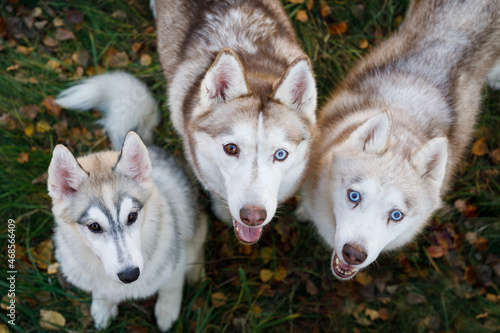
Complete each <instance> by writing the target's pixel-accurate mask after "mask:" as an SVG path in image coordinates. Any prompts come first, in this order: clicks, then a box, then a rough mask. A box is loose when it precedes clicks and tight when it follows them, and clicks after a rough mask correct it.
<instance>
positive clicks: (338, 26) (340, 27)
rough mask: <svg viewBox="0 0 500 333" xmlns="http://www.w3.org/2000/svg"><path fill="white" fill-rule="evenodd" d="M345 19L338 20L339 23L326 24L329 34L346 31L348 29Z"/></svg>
mask: <svg viewBox="0 0 500 333" xmlns="http://www.w3.org/2000/svg"><path fill="white" fill-rule="evenodd" d="M348 27H349V26H348V25H347V21H344V22H340V23H335V24H332V25H329V26H328V29H329V30H330V34H332V35H341V34H344V33H346V31H347V29H348Z"/></svg>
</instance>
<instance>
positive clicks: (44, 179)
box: [31, 171, 49, 185]
mask: <svg viewBox="0 0 500 333" xmlns="http://www.w3.org/2000/svg"><path fill="white" fill-rule="evenodd" d="M48 178H49V174H48V172H47V171H45V172H44V173H42V174H41V175H40V176H38V177H36V178H34V179H33V180H32V181H31V184H32V185H35V184H47V179H48Z"/></svg>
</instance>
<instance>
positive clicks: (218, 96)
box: [190, 51, 316, 244]
mask: <svg viewBox="0 0 500 333" xmlns="http://www.w3.org/2000/svg"><path fill="white" fill-rule="evenodd" d="M214 71H215V73H213V72H214ZM221 73H222V74H221ZM217 89H219V90H220V89H222V91H218V90H217ZM201 90H202V96H201V101H200V103H199V105H198V108H197V111H196V112H195V113H196V114H195V117H194V118H195V119H194V120H193V121H192V123H191V124H192V125H191V126H192V133H193V136H192V140H191V141H192V142H191V143H190V146H191V151H192V152H193V155H194V163H195V165H196V169H197V172H198V175H199V177H200V178H201V179H202V180H203V182H204V183H205V185H206V186H207V187H208V188H209V189H210V190H211V191H212V192H214V193H215V194H216V195H218V196H219V197H220V198H221V199H223V200H224V201H225V202H227V204H228V206H229V210H230V212H231V215H232V217H233V223H234V226H235V231H236V236H237V237H238V239H239V240H240V241H241V242H243V243H246V244H251V243H254V242H256V241H258V240H259V238H260V235H261V232H262V227H263V226H264V225H266V224H267V223H269V221H270V220H271V219H272V218H273V216H274V214H275V212H276V208H277V205H278V203H279V202H281V201H283V200H285V199H286V198H287V197H289V196H290V195H292V194H293V193H294V191H296V190H297V187H298V186H300V183H301V181H302V178H303V175H304V172H305V169H306V167H307V160H308V159H309V147H310V145H311V143H312V141H313V139H314V124H315V119H316V118H315V115H314V111H315V107H316V90H315V88H314V78H313V76H312V73H311V70H310V65H309V62H308V61H307V59H299V60H298V61H296V63H294V64H292V65H291V66H290V69H289V70H288V73H287V74H285V77H284V78H282V81H281V82H280V83H279V84H278V87H277V88H276V89H275V93H274V94H273V95H272V96H269V97H267V98H264V99H263V98H262V96H258V95H257V94H252V92H251V91H250V89H249V87H248V85H247V83H246V78H245V75H244V71H243V68H242V67H241V64H240V63H239V60H237V58H236V55H235V54H234V53H233V52H232V51H226V53H221V54H220V55H219V57H218V59H216V60H215V63H214V65H212V69H211V70H209V71H208V73H207V75H206V78H205V80H204V81H203V83H202V88H201Z"/></svg>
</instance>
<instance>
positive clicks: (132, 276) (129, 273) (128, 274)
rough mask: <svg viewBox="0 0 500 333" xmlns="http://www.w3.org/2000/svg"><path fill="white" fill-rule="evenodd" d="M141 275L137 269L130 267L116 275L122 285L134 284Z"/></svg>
mask: <svg viewBox="0 0 500 333" xmlns="http://www.w3.org/2000/svg"><path fill="white" fill-rule="evenodd" d="M140 274H141V271H140V270H139V267H131V268H127V269H125V270H123V271H121V272H120V273H118V278H119V279H120V281H122V282H123V283H130V282H134V281H135V280H137V279H138V278H139V275H140Z"/></svg>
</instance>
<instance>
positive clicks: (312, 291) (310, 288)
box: [306, 279, 318, 296]
mask: <svg viewBox="0 0 500 333" xmlns="http://www.w3.org/2000/svg"><path fill="white" fill-rule="evenodd" d="M306 291H307V293H308V294H309V295H311V296H314V295H316V294H317V293H318V287H316V285H315V284H314V283H313V282H312V281H311V279H307V281H306Z"/></svg>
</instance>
